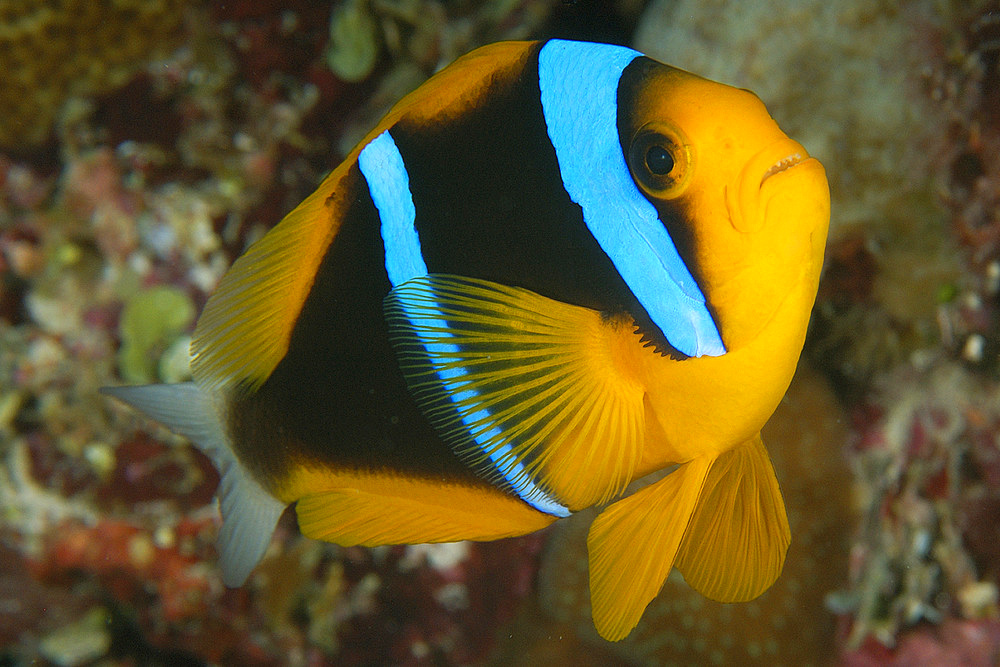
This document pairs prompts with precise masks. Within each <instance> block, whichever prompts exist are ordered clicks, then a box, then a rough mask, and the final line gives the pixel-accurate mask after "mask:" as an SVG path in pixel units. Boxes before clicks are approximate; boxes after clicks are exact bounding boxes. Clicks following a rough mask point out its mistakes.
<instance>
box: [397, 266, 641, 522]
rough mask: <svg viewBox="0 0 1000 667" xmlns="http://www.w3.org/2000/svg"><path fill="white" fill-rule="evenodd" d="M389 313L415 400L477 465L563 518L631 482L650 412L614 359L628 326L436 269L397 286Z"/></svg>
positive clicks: (459, 451)
mask: <svg viewBox="0 0 1000 667" xmlns="http://www.w3.org/2000/svg"><path fill="white" fill-rule="evenodd" d="M385 310H386V318H387V321H388V324H389V332H390V337H391V339H392V342H393V346H394V347H395V349H396V352H397V354H398V357H399V360H400V367H401V368H402V371H403V374H404V375H405V376H406V380H407V383H408V385H409V387H410V390H411V392H412V394H413V396H414V398H415V399H416V401H417V403H418V404H419V405H420V407H421V409H422V410H423V412H424V414H425V415H426V416H427V417H428V419H429V420H430V422H431V423H432V424H433V425H434V427H435V428H436V429H437V431H438V433H439V434H440V435H441V436H442V438H443V439H444V440H445V441H446V442H447V443H448V444H449V445H451V447H452V448H453V449H454V451H455V452H456V453H457V454H458V455H459V456H461V457H462V458H463V459H464V460H466V461H467V462H468V463H469V464H470V466H472V467H473V468H474V469H475V470H477V471H479V472H480V473H481V474H483V475H484V476H486V477H487V478H488V479H490V480H491V481H492V482H494V483H496V484H498V485H500V486H503V487H506V488H508V489H510V490H512V491H514V492H515V493H517V494H518V495H520V496H521V497H522V498H524V499H525V500H526V501H528V502H529V503H532V504H534V505H535V506H536V507H538V509H541V510H542V511H546V512H548V513H550V514H557V515H565V514H566V513H567V512H566V511H565V508H569V509H572V510H575V509H580V508H582V507H587V506H590V505H592V504H594V503H598V502H603V501H606V500H608V499H610V498H612V497H614V496H615V495H617V494H619V493H620V492H621V491H622V490H623V489H624V488H625V486H626V485H627V484H628V483H629V481H630V480H631V478H632V474H633V471H634V470H635V466H636V464H637V463H638V461H639V457H640V455H641V447H642V437H643V436H642V434H643V425H644V421H643V419H644V415H643V389H642V387H641V386H640V385H639V384H638V382H637V381H636V380H634V379H632V378H630V377H628V375H627V373H626V372H625V371H624V370H623V369H622V368H621V367H620V366H621V364H620V363H619V361H618V360H616V358H615V350H616V349H617V348H616V345H617V344H618V343H619V341H620V340H621V336H623V335H632V333H631V330H630V329H629V328H628V327H625V326H624V325H623V324H622V325H621V326H617V325H615V324H612V323H609V322H607V321H605V320H604V318H602V316H601V314H600V313H598V312H596V311H593V310H590V309H587V308H581V307H579V306H572V305H568V304H565V303H561V302H558V301H554V300H552V299H548V298H546V297H542V296H540V295H538V294H535V293H534V292H530V291H528V290H524V289H519V288H513V287H507V286H504V285H499V284H497V283H493V282H489V281H485V280H477V279H471V278H462V277H458V276H445V275H433V274H432V275H427V276H421V277H418V278H414V279H412V280H410V281H408V282H406V283H403V284H402V285H400V286H398V287H397V288H395V289H394V290H393V291H392V292H391V293H390V294H389V296H388V297H386V303H385ZM560 508H563V509H560Z"/></svg>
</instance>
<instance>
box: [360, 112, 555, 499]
mask: <svg viewBox="0 0 1000 667" xmlns="http://www.w3.org/2000/svg"><path fill="white" fill-rule="evenodd" d="M358 168H359V169H360V170H361V174H362V175H363V176H364V177H365V181H366V182H367V183H368V192H369V194H370V195H371V198H372V201H373V202H374V203H375V208H376V209H377V210H378V216H379V224H380V226H381V233H382V243H383V244H384V245H385V270H386V272H387V273H388V274H389V282H390V283H392V286H393V287H396V286H398V285H401V284H403V283H405V282H407V281H409V280H412V279H414V278H419V277H421V276H426V275H427V264H426V263H424V257H423V254H422V252H421V250H420V237H419V235H418V234H417V230H416V228H415V227H414V226H413V223H414V221H415V220H416V209H415V208H414V205H413V195H412V194H411V193H410V178H409V175H408V174H407V172H406V165H405V164H404V163H403V156H402V155H401V154H400V153H399V149H398V148H397V147H396V142H395V141H393V139H392V136H391V135H390V134H389V131H388V130H386V131H385V132H383V133H382V134H380V135H378V136H377V137H375V138H374V139H372V140H371V142H370V143H369V144H368V145H367V146H365V147H364V148H363V149H361V153H360V154H359V155H358ZM404 312H405V314H406V317H407V319H409V320H410V321H411V322H412V323H413V324H414V328H415V329H416V330H418V331H419V330H425V331H426V330H430V331H435V332H442V333H440V334H439V335H440V336H442V337H446V336H448V335H449V334H447V330H448V328H447V327H448V325H447V322H445V320H444V318H443V317H441V314H440V312H437V313H435V315H436V316H431V317H429V316H428V314H427V312H426V309H424V311H423V312H416V311H414V310H413V309H412V308H406V307H404ZM420 342H421V343H422V344H423V346H424V349H425V350H426V352H427V356H428V358H429V359H431V360H432V362H431V364H432V367H434V370H435V372H436V374H437V376H438V379H439V381H440V382H441V383H442V384H443V385H444V387H445V388H446V389H447V392H448V396H449V398H450V399H451V401H452V404H453V405H455V406H456V409H457V406H458V405H459V404H460V403H462V402H464V401H466V400H468V399H470V398H474V397H475V396H477V395H478V394H476V392H475V391H474V390H472V389H462V387H463V386H464V385H466V384H468V380H462V379H461V377H462V376H463V375H466V374H467V372H466V370H465V369H464V368H462V367H460V366H456V367H443V366H444V364H441V363H437V364H435V363H434V362H433V359H436V358H440V357H442V356H445V357H447V356H451V357H455V356H458V355H459V354H460V350H459V348H458V346H456V345H453V344H451V343H442V342H438V341H434V342H432V341H431V340H428V339H426V338H423V337H422V338H421V341H420ZM488 417H489V415H488V412H487V411H486V410H485V409H481V410H478V411H477V412H475V413H473V414H471V415H463V416H462V422H463V423H464V424H465V426H466V430H467V431H468V432H469V434H470V435H471V436H472V438H473V439H474V440H475V442H476V443H477V444H478V445H479V446H480V447H481V448H483V449H484V451H488V452H489V458H490V460H492V461H493V463H494V465H495V466H496V469H497V471H498V472H499V473H500V474H501V475H502V476H503V478H504V479H505V480H506V481H507V483H508V484H509V485H510V487H511V488H512V489H513V490H514V492H515V493H517V495H518V496H519V497H520V498H521V499H522V500H524V501H525V502H526V503H528V504H529V505H531V506H532V507H534V508H535V509H537V510H539V511H541V512H545V513H546V514H552V515H555V516H560V517H563V516H569V510H568V509H566V507H564V506H563V505H561V504H559V503H558V502H556V501H555V500H554V499H553V498H552V497H550V496H549V495H548V494H547V493H545V492H544V491H542V490H541V489H540V488H538V486H537V485H536V484H535V483H534V482H533V481H532V480H531V478H530V477H529V476H528V474H527V472H526V471H525V470H524V466H523V465H521V464H520V463H518V462H517V461H516V460H514V459H513V458H512V457H511V456H510V452H511V447H510V445H504V446H502V447H500V448H498V449H496V450H495V451H491V450H492V449H494V447H495V444H493V443H495V442H496V441H497V439H498V438H499V437H500V436H501V435H502V434H501V433H500V431H499V429H497V428H495V427H494V428H491V429H489V430H488V431H486V432H482V433H477V432H476V430H475V429H474V426H475V425H476V423H477V422H480V421H481V420H483V419H487V418H488Z"/></svg>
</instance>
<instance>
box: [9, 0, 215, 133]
mask: <svg viewBox="0 0 1000 667" xmlns="http://www.w3.org/2000/svg"><path fill="white" fill-rule="evenodd" d="M194 4H196V3H195V2H191V1H190V0H159V1H158V2H148V1H147V0H119V1H116V2H91V1H90V0H55V1H53V0H19V1H17V2H5V3H3V4H0V71H2V72H3V73H4V81H3V85H2V86H0V117H2V118H3V119H4V122H3V123H0V147H6V148H15V149H17V148H21V149H23V148H26V147H30V146H33V145H35V144H38V143H41V142H43V141H45V140H46V139H47V138H48V137H49V133H50V132H51V130H52V125H53V123H55V122H56V119H57V116H58V114H59V113H60V112H61V111H62V110H63V105H64V103H65V102H66V101H67V100H69V99H70V97H71V96H72V95H93V94H98V93H103V92H107V91H108V90H112V89H114V88H117V87H119V86H121V85H122V84H123V83H125V82H126V81H127V80H128V79H129V78H130V77H131V76H132V75H133V74H135V72H136V71H137V70H138V69H139V68H140V67H141V65H142V63H143V62H145V61H146V60H147V59H148V58H149V57H150V56H151V55H152V54H154V53H156V52H163V51H165V50H166V49H169V48H171V47H172V46H176V45H177V44H178V43H179V41H180V39H181V38H182V36H183V32H182V24H183V20H184V11H183V10H184V8H185V7H187V6H190V5H194Z"/></svg>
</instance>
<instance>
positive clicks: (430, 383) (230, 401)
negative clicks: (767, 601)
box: [106, 40, 829, 640]
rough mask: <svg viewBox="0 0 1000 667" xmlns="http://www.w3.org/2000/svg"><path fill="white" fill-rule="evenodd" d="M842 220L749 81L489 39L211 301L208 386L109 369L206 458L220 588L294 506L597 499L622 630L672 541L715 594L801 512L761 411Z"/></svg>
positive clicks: (777, 551) (419, 94) (751, 578)
mask: <svg viewBox="0 0 1000 667" xmlns="http://www.w3.org/2000/svg"><path fill="white" fill-rule="evenodd" d="M828 220H829V192H828V188H827V182H826V177H825V173H824V171H823V167H822V166H821V165H820V164H819V162H817V161H816V160H815V159H813V158H811V157H809V155H808V154H807V153H806V151H805V149H803V148H802V146H800V145H799V144H798V143H796V142H794V141H792V140H791V139H789V138H788V137H786V136H785V135H784V134H783V133H782V132H781V130H780V129H778V126H777V125H776V124H775V123H774V121H773V120H772V119H771V117H770V116H769V115H768V113H767V111H766V110H765V108H764V106H763V104H761V102H760V100H758V99H757V97H756V96H754V95H753V94H752V93H750V92H747V91H744V90H737V89H735V88H730V87H728V86H724V85H722V84H718V83H714V82H711V81H707V80H705V79H702V78H700V77H697V76H694V75H692V74H689V73H687V72H684V71H682V70H678V69H675V68H673V67H669V66H667V65H663V64H660V63H658V62H655V61H653V60H651V59H649V58H647V57H645V56H643V55H642V54H640V53H637V52H635V51H633V50H631V49H628V48H623V47H620V46H610V45H606V44H591V43H582V42H570V41H562V40H551V41H547V42H507V43H499V44H493V45H491V46H486V47H483V48H481V49H478V50H476V51H474V52H472V53H470V54H468V55H467V56H465V57H463V58H460V59H459V60H458V61H456V62H455V63H454V64H452V65H451V66H450V67H448V68H446V69H444V70H443V71H441V72H440V73H439V74H437V75H435V76H434V77H432V78H431V79H430V80H429V81H427V83H425V84H424V85H423V86H422V87H420V88H419V89H417V90H416V91H415V92H413V93H411V94H410V95H408V96H407V97H405V98H404V99H403V100H402V101H401V102H400V103H399V104H397V105H396V106H395V107H394V108H393V109H392V111H390V112H389V114H388V115H387V116H386V117H385V119H384V120H382V122H381V123H380V124H379V125H378V127H376V128H375V129H374V130H373V131H372V132H371V134H369V135H368V136H367V137H366V138H365V139H364V141H362V142H361V144H360V145H359V146H357V147H356V148H355V149H354V150H353V151H352V152H351V154H350V155H349V156H348V157H347V159H346V160H345V161H344V163H343V164H341V165H340V166H339V167H338V168H337V169H336V170H334V171H333V173H331V174H330V175H329V176H328V177H327V178H326V180H325V181H323V183H322V184H321V185H320V186H319V189H318V190H317V191H316V192H315V193H313V194H312V195H311V196H309V197H308V198H307V199H306V200H305V201H303V202H302V203H301V204H300V205H299V206H298V207H297V208H296V209H295V210H293V211H292V212H291V213H289V214H288V215H287V216H286V217H285V218H284V219H283V220H282V221H281V222H280V223H279V224H278V225H277V226H276V227H275V228H274V229H273V230H271V232H270V233H268V234H267V235H266V236H265V237H264V238H262V239H261V240H260V241H259V242H257V243H256V244H254V245H253V246H252V247H250V248H249V249H248V250H247V252H246V253H245V254H244V255H243V256H241V257H240V258H239V259H238V260H237V261H236V263H235V264H234V265H233V267H232V268H231V269H230V271H229V272H228V273H227V274H226V276H225V277H224V278H223V280H222V282H221V284H220V285H219V288H218V290H217V291H216V292H215V294H214V295H213V296H212V298H211V299H210V300H209V302H208V305H207V306H206V308H205V311H204V313H203V314H202V316H201V318H200V319H199V320H198V324H197V328H196V329H195V332H194V338H193V342H192V345H191V368H192V374H193V376H194V382H193V383H187V384H177V385H153V386H146V387H116V388H109V389H107V390H106V391H107V393H109V394H111V395H112V396H115V397H117V398H119V399H121V400H123V401H125V402H127V403H129V404H131V405H133V406H135V407H136V408H138V409H140V410H142V411H144V412H145V413H147V414H148V415H150V416H151V417H152V418H154V419H156V420H158V421H160V422H162V423H164V424H165V425H167V426H169V427H170V428H171V429H173V430H175V431H177V432H178V433H180V434H182V435H185V436H187V437H188V438H190V439H191V440H193V441H194V442H195V443H196V444H197V445H198V446H199V447H201V448H202V449H203V450H205V451H206V452H207V453H208V454H209V455H210V456H211V457H212V458H213V459H214V462H215V464H216V466H217V467H218V468H219V470H220V471H221V474H222V482H221V485H220V488H219V497H220V505H221V511H222V516H223V524H222V528H221V531H220V535H219V548H220V553H221V562H222V571H223V576H224V580H225V582H226V583H227V584H229V585H240V584H241V583H242V582H243V581H244V580H245V579H246V577H247V576H248V575H249V573H250V571H251V570H252V569H253V568H254V566H255V565H256V564H257V562H258V561H259V560H260V558H261V557H262V555H263V553H264V550H265V548H266V546H267V544H268V542H269V540H270V536H271V533H272V531H273V529H274V526H275V523H276V522H277V520H278V517H279V516H280V515H281V513H282V511H283V510H284V509H285V507H286V506H287V505H288V504H290V503H295V509H296V512H297V514H298V520H299V525H300V527H301V529H302V532H303V533H304V534H305V535H307V536H309V537H312V538H315V539H320V540H327V541H330V542H334V543H337V544H341V545H358V544H360V545H369V546H372V545H380V544H404V543H421V542H442V541H455V540H494V539H498V538H502V537H508V536H512V535H522V534H525V533H529V532H532V531H535V530H538V529H539V528H542V527H544V526H546V525H548V524H549V523H551V522H552V521H554V520H556V519H557V518H559V517H565V516H567V515H569V514H570V513H572V512H574V511H577V510H580V509H582V508H585V507H588V506H591V505H595V504H596V505H607V506H606V507H605V508H604V510H603V512H602V513H601V514H600V516H599V517H598V518H597V520H596V521H595V522H594V524H593V527H592V528H591V530H590V536H589V542H588V546H589V551H590V564H591V565H590V567H591V575H590V577H591V579H590V583H591V596H592V601H593V614H594V622H595V624H596V626H597V629H598V630H599V632H600V633H601V635H603V636H604V637H606V638H607V639H611V640H617V639H621V638H622V637H624V636H625V635H627V634H628V633H629V632H630V631H631V629H632V628H633V627H635V625H636V623H637V622H638V621H639V618H640V617H641V616H642V612H643V610H644V609H645V607H646V605H647V604H648V603H649V602H650V600H652V599H653V598H654V597H655V596H656V594H657V592H658V591H659V589H660V587H661V586H662V584H663V582H664V580H665V579H666V577H667V575H668V573H669V572H670V570H671V568H672V567H676V568H678V569H679V570H680V572H681V573H682V574H683V575H684V578H685V579H686V580H687V582H688V583H689V584H690V585H691V586H693V587H694V588H695V589H697V590H699V591H700V592H702V593H703V594H704V595H706V596H707V597H710V598H712V599H715V600H722V601H738V600H748V599H751V598H754V597H756V596H757V595H759V594H760V593H762V592H763V591H764V590H766V589H767V588H768V587H769V586H770V585H771V583H772V582H773V581H774V580H775V578H776V577H777V576H778V574H779V573H780V571H781V568H782V565H783V562H784V558H785V552H786V550H787V548H788V544H789V541H790V539H791V537H790V533H789V530H788V522H787V519H786V516H785V508H784V504H783V502H782V499H781V493H780V491H779V489H778V483H777V480H776V479H775V476H774V471H773V470H772V468H771V463H770V460H769V458H768V455H767V452H766V451H765V449H764V447H763V445H762V443H761V440H760V435H759V430H760V427H761V426H762V425H763V424H764V422H765V421H766V420H767V419H768V417H769V416H770V415H771V413H772V411H773V410H774V409H775V407H776V406H777V404H778V401H779V400H780V399H781V397H782V395H783V394H784V392H785V389H786V388H787V386H788V384H789V381H790V379H791V377H792V373H793V371H794V369H795V365H796V361H797V359H798V356H799V353H800V351H801V348H802V343H803V338H804V336H805V332H806V325H807V322H808V319H809V313H810V309H811V307H812V303H813V300H814V298H815V294H816V289H817V282H818V279H819V272H820V267H821V264H822V257H823V248H824V244H825V240H826V231H827V225H828ZM674 465H677V468H676V470H674V471H673V472H671V473H670V474H668V475H667V476H666V477H664V478H663V479H662V480H660V481H658V482H656V483H655V484H653V485H651V486H647V487H646V488H643V489H642V490H640V491H638V492H636V493H634V494H632V495H628V496H625V497H622V495H623V492H624V491H625V488H626V486H628V485H629V483H630V482H632V481H633V480H635V479H638V478H639V477H642V476H644V475H647V474H649V473H651V472H654V471H657V470H661V469H664V468H668V467H670V466H674ZM608 503H610V504H608Z"/></svg>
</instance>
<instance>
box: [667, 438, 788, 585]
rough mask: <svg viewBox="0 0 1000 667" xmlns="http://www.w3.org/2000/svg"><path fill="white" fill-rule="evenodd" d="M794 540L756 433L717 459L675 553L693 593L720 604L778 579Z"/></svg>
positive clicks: (775, 481) (772, 475)
mask: <svg viewBox="0 0 1000 667" xmlns="http://www.w3.org/2000/svg"><path fill="white" fill-rule="evenodd" d="M791 539H792V535H791V531H790V530H789V528H788V517H787V516H786V514H785V503H784V501H783V500H782V498H781V490H780V489H779V488H778V480H777V479H776V478H775V476H774V468H773V467H772V466H771V459H770V458H769V457H768V455H767V450H765V449H764V443H763V442H761V439H760V434H758V435H756V436H755V437H754V438H752V439H751V440H750V441H748V442H747V443H745V444H744V445H742V446H740V447H737V448H736V449H733V450H730V451H728V452H726V453H725V454H723V455H721V456H720V457H719V458H718V459H716V460H715V463H714V464H713V465H712V468H711V470H709V473H708V477H707V478H706V480H705V485H704V487H703V488H702V492H701V499H700V500H699V501H698V506H697V507H696V509H695V511H694V515H693V516H692V517H691V521H690V523H689V524H688V529H687V534H686V536H685V538H684V541H683V542H682V544H681V548H680V551H679V552H678V554H677V563H676V565H677V569H678V570H680V571H681V574H683V575H684V580H685V581H687V583H688V584H690V585H691V587H692V588H694V589H695V590H697V591H698V592H700V593H701V594H702V595H704V596H705V597H707V598H710V599H712V600H718V601H719V602H744V601H746V600H752V599H753V598H755V597H757V596H758V595H760V594H761V593H763V592H764V591H766V590H767V589H768V588H769V587H770V586H771V584H773V583H774V580H775V579H777V578H778V575H779V574H781V569H782V567H783V566H784V564H785V554H786V553H787V551H788V545H789V543H790V542H791Z"/></svg>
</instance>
